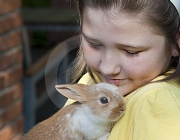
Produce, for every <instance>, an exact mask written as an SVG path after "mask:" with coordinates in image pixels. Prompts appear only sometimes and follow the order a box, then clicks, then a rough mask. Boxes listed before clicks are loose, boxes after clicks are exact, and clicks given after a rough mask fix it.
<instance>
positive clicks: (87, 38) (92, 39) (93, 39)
mask: <svg viewBox="0 0 180 140" xmlns="http://www.w3.org/2000/svg"><path fill="white" fill-rule="evenodd" d="M82 35H83V36H84V38H85V39H86V40H91V41H98V40H97V39H95V38H91V37H88V36H87V35H86V34H85V33H83V32H82Z"/></svg>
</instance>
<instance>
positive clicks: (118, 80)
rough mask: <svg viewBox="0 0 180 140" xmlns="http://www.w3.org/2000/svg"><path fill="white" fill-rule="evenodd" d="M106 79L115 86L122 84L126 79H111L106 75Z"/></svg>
mask: <svg viewBox="0 0 180 140" xmlns="http://www.w3.org/2000/svg"><path fill="white" fill-rule="evenodd" d="M104 80H105V82H106V83H109V84H113V85H115V86H120V85H121V83H122V81H123V80H124V79H109V78H107V77H105V79H104Z"/></svg>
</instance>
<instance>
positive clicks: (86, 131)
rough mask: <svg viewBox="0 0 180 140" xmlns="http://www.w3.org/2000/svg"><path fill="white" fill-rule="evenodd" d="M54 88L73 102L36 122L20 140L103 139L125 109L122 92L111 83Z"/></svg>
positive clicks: (58, 86) (104, 139)
mask: <svg viewBox="0 0 180 140" xmlns="http://www.w3.org/2000/svg"><path fill="white" fill-rule="evenodd" d="M56 89H57V90H58V91H59V92H60V93H61V94H63V95H64V96H66V97H67V98H70V99H73V100H76V101H77V102H75V103H73V104H71V105H68V106H66V107H64V108H62V109H61V110H59V111H58V112H57V113H56V114H54V115H53V116H52V117H50V118H49V119H47V120H45V121H43V122H41V123H39V124H37V125H36V126H35V127H34V128H33V129H32V130H30V132H28V133H27V134H26V135H25V136H24V137H23V139H22V140H106V139H107V137H108V135H109V133H110V131H111V129H112V127H113V125H114V123H115V122H116V121H117V120H118V119H119V118H120V117H121V116H122V115H123V113H124V111H125V101H124V98H123V96H122V95H121V94H120V92H119V91H118V88H117V87H116V86H114V85H110V84H107V83H100V84H96V85H92V86H88V85H82V84H74V85H69V84H67V85H57V86H56Z"/></svg>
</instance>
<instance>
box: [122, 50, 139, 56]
mask: <svg viewBox="0 0 180 140" xmlns="http://www.w3.org/2000/svg"><path fill="white" fill-rule="evenodd" d="M124 51H125V53H126V54H127V55H128V56H132V57H134V56H138V55H139V53H140V52H141V51H129V50H124Z"/></svg>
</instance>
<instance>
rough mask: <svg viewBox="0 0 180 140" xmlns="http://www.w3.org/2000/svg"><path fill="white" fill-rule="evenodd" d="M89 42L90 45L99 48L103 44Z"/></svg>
mask: <svg viewBox="0 0 180 140" xmlns="http://www.w3.org/2000/svg"><path fill="white" fill-rule="evenodd" d="M88 44H89V46H91V47H93V48H98V47H100V46H102V45H100V44H93V43H91V42H88Z"/></svg>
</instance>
